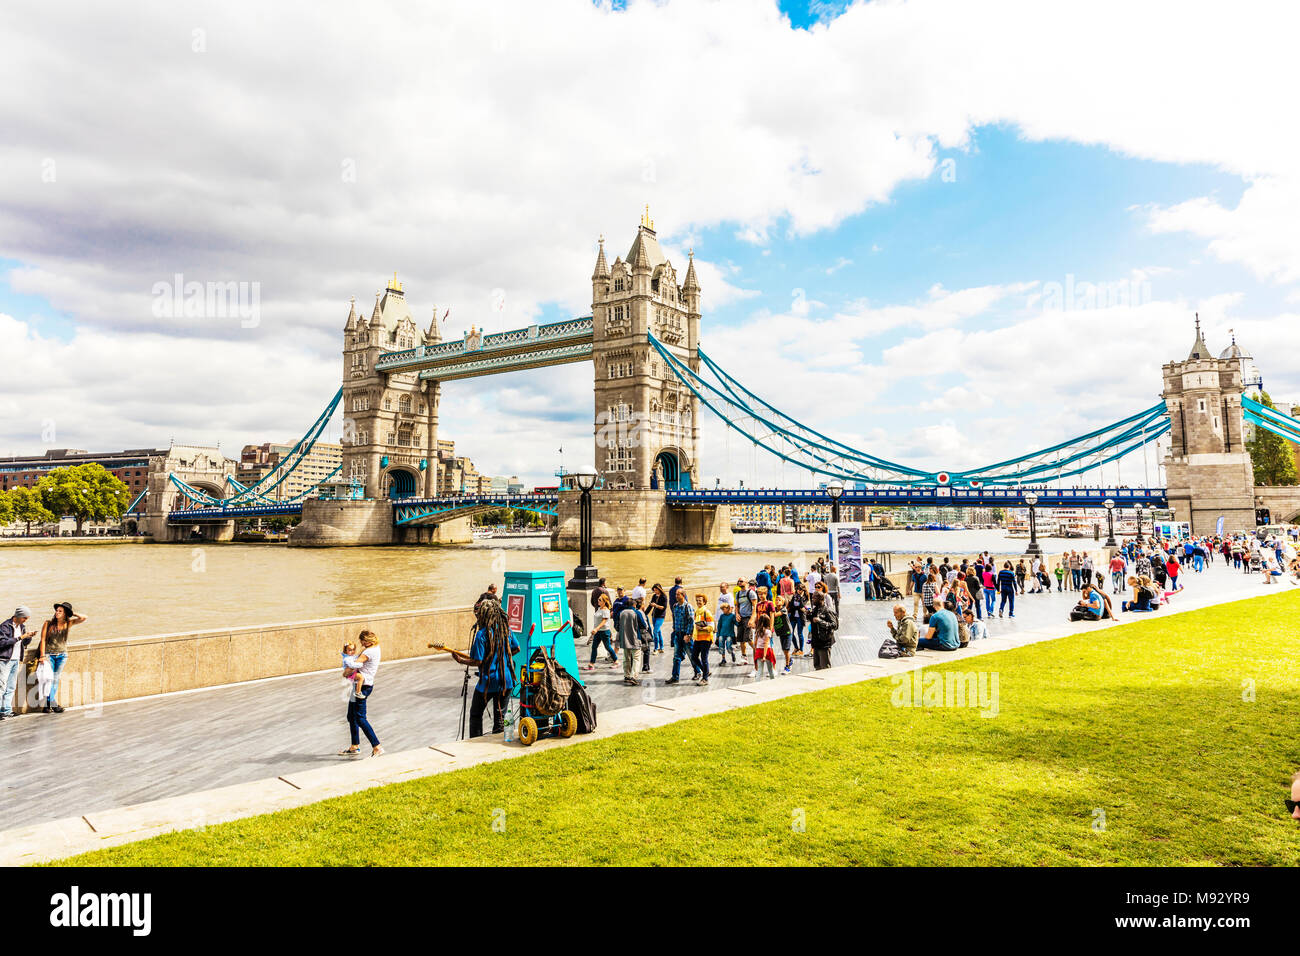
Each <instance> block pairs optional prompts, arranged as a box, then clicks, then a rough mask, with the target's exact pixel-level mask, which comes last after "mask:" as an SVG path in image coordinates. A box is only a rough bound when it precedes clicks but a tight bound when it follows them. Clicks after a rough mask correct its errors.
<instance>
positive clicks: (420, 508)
mask: <svg viewBox="0 0 1300 956" xmlns="http://www.w3.org/2000/svg"><path fill="white" fill-rule="evenodd" d="M559 500H560V499H559V496H558V495H446V496H443V497H440V498H404V499H401V500H399V501H397V502H395V503H394V505H393V523H394V524H397V525H430V524H438V523H440V522H443V521H452V520H455V519H456V518H467V517H472V516H473V515H476V514H482V513H484V512H487V511H495V510H496V509H498V508H513V509H516V510H518V511H532V512H536V513H537V514H543V515H555V514H556V506H557V505H558V504H559Z"/></svg>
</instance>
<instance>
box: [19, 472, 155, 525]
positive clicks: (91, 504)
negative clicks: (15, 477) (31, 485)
mask: <svg viewBox="0 0 1300 956" xmlns="http://www.w3.org/2000/svg"><path fill="white" fill-rule="evenodd" d="M36 489H37V491H39V492H40V495H41V501H42V502H44V503H45V506H46V507H47V508H49V509H50V510H51V511H53V512H55V513H56V514H61V515H71V516H72V517H73V518H74V519H76V522H77V534H81V526H82V525H83V524H85V522H86V521H87V520H90V521H108V520H110V519H113V518H121V517H122V513H123V512H124V511H126V509H127V506H128V505H129V504H130V503H131V493H130V491H129V489H128V488H127V487H126V484H125V483H124V482H123V481H122V480H121V479H120V478H118V477H117V476H116V475H114V474H113V473H112V472H110V471H108V470H107V469H106V468H105V467H104V466H103V465H99V464H95V463H93V462H92V463H90V464H86V465H72V466H71V467H68V468H55V469H54V470H53V471H51V472H50V473H49V474H48V475H46V476H45V477H44V478H42V479H41V480H40V481H39V482H37V484H36Z"/></svg>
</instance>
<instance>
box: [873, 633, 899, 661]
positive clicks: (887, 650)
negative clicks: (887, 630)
mask: <svg viewBox="0 0 1300 956" xmlns="http://www.w3.org/2000/svg"><path fill="white" fill-rule="evenodd" d="M901 654H902V649H901V648H900V647H899V646H898V641H896V640H894V639H893V638H892V637H887V638H885V640H884V641H883V642H882V643H881V645H880V653H879V654H877V655H876V656H877V657H883V658H885V659H887V660H893V659H894V658H896V657H898V656H899V655H901Z"/></svg>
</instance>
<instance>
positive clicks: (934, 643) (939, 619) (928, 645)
mask: <svg viewBox="0 0 1300 956" xmlns="http://www.w3.org/2000/svg"><path fill="white" fill-rule="evenodd" d="M916 646H917V647H918V648H924V649H925V650H927V651H955V650H957V648H959V647H961V637H960V635H959V634H958V631H957V615H955V614H953V613H952V611H950V610H948V609H947V608H946V607H939V608H938V609H937V610H936V611H935V612H934V613H933V614H931V615H930V630H929V631H927V632H926V635H925V637H923V638H921V639H920V640H918V641H917V642H916Z"/></svg>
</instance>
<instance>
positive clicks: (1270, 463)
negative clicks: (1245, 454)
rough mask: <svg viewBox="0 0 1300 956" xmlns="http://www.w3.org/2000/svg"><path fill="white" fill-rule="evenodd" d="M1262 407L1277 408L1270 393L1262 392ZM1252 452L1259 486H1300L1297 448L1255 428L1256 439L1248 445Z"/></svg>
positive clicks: (1247, 448) (1251, 460)
mask: <svg viewBox="0 0 1300 956" xmlns="http://www.w3.org/2000/svg"><path fill="white" fill-rule="evenodd" d="M1259 401H1260V404H1261V405H1266V406H1268V407H1269V408H1275V407H1276V406H1275V405H1274V404H1273V400H1272V399H1271V398H1269V397H1268V392H1261V393H1260V396H1259ZM1246 450H1247V451H1249V452H1250V462H1251V464H1252V465H1253V466H1254V469H1255V484H1257V485H1294V484H1300V471H1297V469H1296V463H1295V446H1294V445H1293V444H1292V443H1291V442H1289V441H1287V440H1286V439H1285V438H1283V437H1282V436H1281V435H1275V434H1273V433H1272V432H1271V431H1269V430H1268V429H1266V428H1260V427H1259V426H1258V425H1256V426H1255V437H1254V438H1252V439H1251V440H1250V441H1248V442H1247V443H1246Z"/></svg>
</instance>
